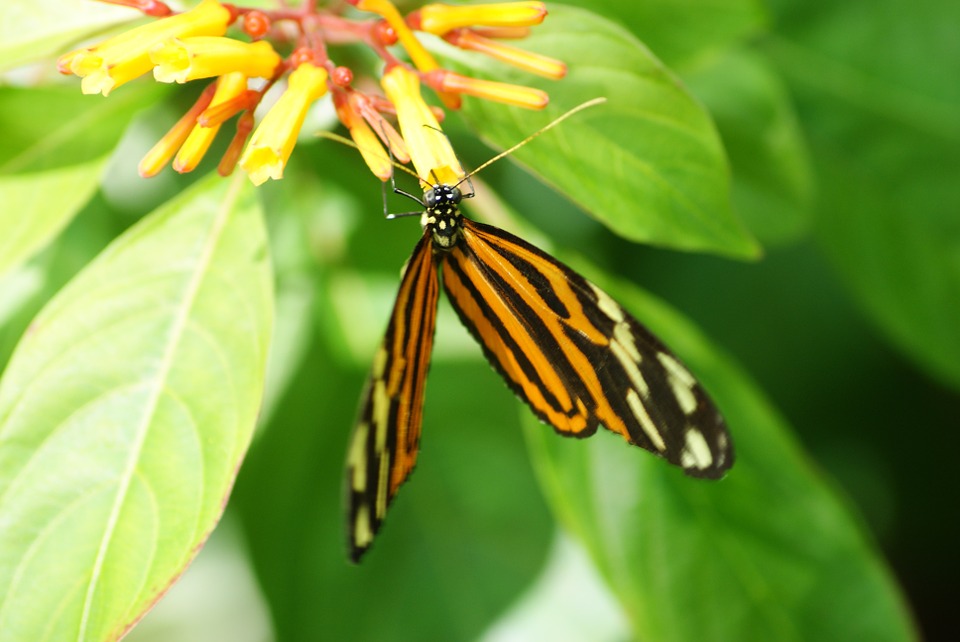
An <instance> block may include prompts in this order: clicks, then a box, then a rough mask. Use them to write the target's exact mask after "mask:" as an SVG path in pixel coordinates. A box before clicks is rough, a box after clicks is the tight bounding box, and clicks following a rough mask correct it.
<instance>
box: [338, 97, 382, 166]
mask: <svg viewBox="0 0 960 642" xmlns="http://www.w3.org/2000/svg"><path fill="white" fill-rule="evenodd" d="M333 98H334V100H333V102H334V105H335V106H336V108H337V116H339V117H340V122H341V123H343V125H344V126H345V127H346V128H347V130H348V131H349V132H350V138H352V139H353V142H354V143H356V145H357V149H358V150H359V151H360V155H361V156H363V162H365V163H366V164H367V167H369V168H370V171H371V172H373V174H374V176H376V177H377V178H379V179H380V180H381V181H386V180H387V179H389V178H390V175H391V174H392V173H393V166H392V165H391V164H390V156H389V155H388V154H387V152H386V151H384V149H383V145H381V144H380V139H379V138H377V135H376V134H374V133H373V130H372V129H370V127H369V126H367V123H366V121H364V120H363V117H361V116H360V114H358V113H357V112H356V111H355V110H354V108H353V105H352V104H351V102H350V100H349V98H347V97H346V96H345V95H343V94H342V93H341V94H334V97H333Z"/></svg>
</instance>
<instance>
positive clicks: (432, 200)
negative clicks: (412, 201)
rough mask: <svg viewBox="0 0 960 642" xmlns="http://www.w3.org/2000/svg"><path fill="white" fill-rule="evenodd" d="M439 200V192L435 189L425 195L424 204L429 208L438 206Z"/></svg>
mask: <svg viewBox="0 0 960 642" xmlns="http://www.w3.org/2000/svg"><path fill="white" fill-rule="evenodd" d="M438 200H439V199H438V198H437V190H435V189H428V190H427V191H426V192H424V193H423V202H424V204H426V206H427V207H434V206H435V205H436V204H437V201H438Z"/></svg>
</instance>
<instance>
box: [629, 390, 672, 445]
mask: <svg viewBox="0 0 960 642" xmlns="http://www.w3.org/2000/svg"><path fill="white" fill-rule="evenodd" d="M627 405H628V406H630V410H632V411H633V416H634V417H636V418H637V421H638V422H639V423H640V427H641V428H643V432H644V433H645V434H646V435H647V437H648V438H649V439H650V442H651V443H652V444H653V445H654V447H655V448H656V449H657V450H659V451H660V452H663V451H664V450H666V449H667V445H666V444H665V443H663V437H661V436H660V431H659V430H657V427H656V425H655V424H654V423H653V420H652V419H651V418H650V415H649V413H647V409H646V408H644V407H643V402H642V401H640V397H639V396H638V395H637V391H636V390H628V391H627Z"/></svg>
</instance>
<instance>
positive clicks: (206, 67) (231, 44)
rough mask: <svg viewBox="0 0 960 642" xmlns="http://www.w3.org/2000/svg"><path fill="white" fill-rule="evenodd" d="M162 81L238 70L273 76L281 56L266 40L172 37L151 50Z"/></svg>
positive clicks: (155, 70) (253, 75)
mask: <svg viewBox="0 0 960 642" xmlns="http://www.w3.org/2000/svg"><path fill="white" fill-rule="evenodd" d="M150 60H151V61H152V62H153V64H154V65H156V66H155V67H154V68H153V77H154V78H156V79H157V80H158V81H159V82H178V83H185V82H188V81H190V80H196V79H198V78H213V77H215V76H222V75H224V74H229V73H232V72H235V71H239V72H241V73H243V75H245V76H246V77H247V78H270V77H271V76H272V75H273V72H274V70H275V69H276V68H277V65H279V64H280V56H279V55H278V54H277V52H275V51H274V50H273V47H272V46H271V45H270V43H269V42H267V41H266V40H260V41H258V42H241V41H240V40H234V39H233V38H220V37H211V36H198V37H195V38H183V39H181V38H171V39H170V40H167V41H165V42H162V43H160V44H158V45H155V46H154V47H153V48H152V49H151V50H150Z"/></svg>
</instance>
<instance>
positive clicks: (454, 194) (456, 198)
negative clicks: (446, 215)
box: [450, 187, 463, 203]
mask: <svg viewBox="0 0 960 642" xmlns="http://www.w3.org/2000/svg"><path fill="white" fill-rule="evenodd" d="M462 198H463V196H462V194H461V193H460V188H459V187H451V188H450V200H451V201H453V202H454V203H459V202H460V200H461V199H462Z"/></svg>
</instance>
